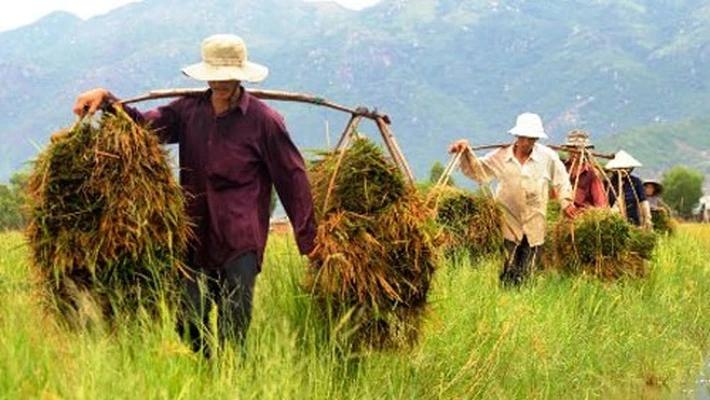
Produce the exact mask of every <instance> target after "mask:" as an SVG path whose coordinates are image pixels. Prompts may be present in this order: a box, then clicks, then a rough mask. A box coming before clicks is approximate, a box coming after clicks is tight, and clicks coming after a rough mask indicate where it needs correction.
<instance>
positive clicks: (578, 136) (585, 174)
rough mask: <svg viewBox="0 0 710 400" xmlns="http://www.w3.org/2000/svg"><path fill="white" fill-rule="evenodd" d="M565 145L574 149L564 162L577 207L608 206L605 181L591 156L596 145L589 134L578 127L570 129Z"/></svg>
mask: <svg viewBox="0 0 710 400" xmlns="http://www.w3.org/2000/svg"><path fill="white" fill-rule="evenodd" d="M565 147H567V148H570V149H571V150H572V151H570V152H569V157H567V159H566V160H565V161H564V164H565V168H567V172H568V173H569V175H570V183H571V185H572V190H573V191H574V205H575V207H577V208H578V209H585V208H590V207H606V206H607V205H608V202H607V197H606V192H605V191H604V183H603V182H602V178H601V177H600V176H599V172H598V171H597V170H596V168H594V164H593V163H592V161H593V160H592V159H591V158H590V157H592V155H591V154H590V152H589V150H590V149H593V148H594V145H593V144H592V142H591V141H590V140H589V134H588V133H587V132H585V131H582V130H578V129H576V130H573V131H570V132H569V133H567V141H566V143H565Z"/></svg>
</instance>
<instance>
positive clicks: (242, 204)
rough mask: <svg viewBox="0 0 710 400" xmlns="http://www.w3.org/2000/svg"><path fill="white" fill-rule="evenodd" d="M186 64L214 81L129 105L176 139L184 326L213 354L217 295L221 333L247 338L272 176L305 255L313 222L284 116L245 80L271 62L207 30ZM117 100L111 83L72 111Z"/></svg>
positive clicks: (258, 76) (261, 75) (262, 73)
mask: <svg viewBox="0 0 710 400" xmlns="http://www.w3.org/2000/svg"><path fill="white" fill-rule="evenodd" d="M182 72H183V73H184V74H185V75H187V76H189V77H191V78H193V79H196V80H198V81H207V84H208V85H209V89H206V90H205V91H204V93H201V94H199V95H197V96H187V97H183V98H180V99H178V100H175V101H173V102H171V103H169V104H167V105H164V106H160V107H158V108H156V109H153V110H150V111H147V112H141V111H138V110H137V109H135V108H131V107H127V106H125V110H126V111H127V113H128V114H129V115H130V116H131V118H133V119H134V120H135V121H137V122H140V123H150V124H151V127H152V128H153V129H155V130H156V131H157V132H158V133H159V135H160V138H161V140H162V141H163V142H165V143H178V145H179V157H180V183H181V185H182V187H183V189H184V190H185V191H186V192H187V193H188V194H189V195H188V196H187V198H188V200H187V205H186V207H187V212H188V214H189V216H190V218H191V220H192V222H193V223H194V225H195V227H194V230H195V239H194V241H193V242H192V243H190V251H189V254H188V257H187V258H188V259H187V260H186V263H187V266H188V267H189V269H190V273H189V275H190V276H189V277H187V278H185V279H184V282H183V283H184V290H185V296H184V301H185V304H184V309H182V310H181V313H182V314H183V315H181V317H180V327H179V330H180V332H181V333H182V334H183V335H189V339H190V340H191V344H192V346H193V348H194V349H195V351H200V350H201V351H203V352H205V354H206V355H209V354H210V349H208V348H207V347H206V346H205V345H204V343H205V337H206V336H205V333H206V332H205V327H207V326H209V324H208V323H207V317H208V313H209V311H210V308H211V304H212V302H214V304H216V305H217V306H218V307H219V308H218V312H219V319H218V326H219V332H217V333H216V334H217V337H219V339H220V342H221V343H223V342H224V340H225V339H234V340H236V341H237V342H238V343H243V342H244V339H245V337H246V332H247V329H248V326H249V322H250V320H251V308H252V294H253V288H254V283H255V280H256V276H257V274H258V273H259V271H260V269H261V263H262V260H263V255H264V248H265V246H266V240H267V233H268V229H269V211H270V201H271V188H272V185H273V186H274V187H275V188H276V191H277V192H278V195H279V198H280V199H281V201H282V203H283V205H284V208H285V210H286V213H287V214H288V216H289V218H290V220H291V223H292V225H293V230H294V233H295V236H296V242H297V244H298V248H299V250H300V252H301V254H309V253H311V251H312V250H313V248H314V238H315V233H316V224H315V220H314V214H313V200H312V197H311V190H310V186H309V183H308V178H307V176H306V169H305V166H304V161H303V158H302V156H301V154H300V153H299V151H298V149H297V148H296V146H295V145H294V143H293V142H292V141H291V138H290V137H289V134H288V131H287V129H286V126H285V124H284V120H283V118H282V117H281V116H280V115H279V114H278V113H277V112H276V111H274V110H273V109H271V108H270V107H269V106H267V105H266V104H265V103H263V102H262V101H260V100H259V99H257V98H255V97H254V96H252V95H251V94H249V93H248V92H247V91H246V90H245V89H244V88H243V87H242V85H241V82H242V81H247V82H260V81H262V80H264V79H265V78H266V76H267V74H268V69H267V68H266V67H264V66H262V65H259V64H255V63H252V62H250V61H248V60H247V48H246V44H245V43H244V41H243V40H242V39H241V38H240V37H238V36H235V35H228V34H219V35H214V36H210V37H208V38H206V39H204V41H203V42H202V62H200V63H197V64H194V65H190V66H188V67H186V68H184V69H183V70H182ZM117 100H118V99H117V98H116V97H115V96H114V95H113V94H111V93H110V92H109V91H108V90H106V89H103V88H98V89H94V90H90V91H88V92H85V93H83V94H81V95H80V96H79V97H78V98H77V100H76V104H75V105H74V112H75V113H76V114H78V115H80V116H83V115H84V114H86V113H89V114H93V113H94V112H95V111H96V110H98V109H107V105H108V104H110V103H112V102H115V101H117Z"/></svg>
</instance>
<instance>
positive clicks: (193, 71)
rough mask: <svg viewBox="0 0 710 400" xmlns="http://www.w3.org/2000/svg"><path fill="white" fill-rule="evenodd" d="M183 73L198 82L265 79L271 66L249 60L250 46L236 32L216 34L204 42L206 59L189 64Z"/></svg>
mask: <svg viewBox="0 0 710 400" xmlns="http://www.w3.org/2000/svg"><path fill="white" fill-rule="evenodd" d="M182 73H183V74H185V75H187V76H189V77H190V78H193V79H197V80H198V81H235V80H236V81H246V82H253V83H256V82H261V81H263V80H264V79H266V76H267V75H269V69H268V68H266V67H265V66H263V65H260V64H257V63H253V62H251V61H249V59H248V57H247V45H246V43H244V40H243V39H242V38H241V37H239V36H236V35H229V34H218V35H212V36H210V37H208V38H206V39H205V40H203V41H202V62H200V63H197V64H192V65H189V66H187V67H185V68H183V69H182Z"/></svg>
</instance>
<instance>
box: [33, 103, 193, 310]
mask: <svg viewBox="0 0 710 400" xmlns="http://www.w3.org/2000/svg"><path fill="white" fill-rule="evenodd" d="M56 137H57V138H58V139H57V140H53V141H52V143H51V144H50V145H49V146H48V147H47V148H46V149H45V150H44V151H42V152H41V153H40V154H39V155H38V157H37V159H36V161H35V163H34V168H33V171H32V174H31V177H30V183H29V191H30V196H29V197H30V204H29V206H30V210H31V211H30V223H29V225H28V228H27V231H26V235H27V238H28V241H29V245H30V248H31V253H32V264H33V266H34V268H35V270H36V272H37V273H38V276H39V278H40V280H41V281H42V283H43V284H45V287H46V289H47V290H46V291H47V293H48V294H50V296H49V298H48V300H50V301H51V302H52V304H53V305H54V306H55V307H57V309H58V311H60V314H61V315H64V316H65V317H67V318H68V319H69V320H71V319H72V318H73V317H77V316H80V314H81V313H82V310H81V308H82V304H83V300H82V299H86V298H90V299H91V301H92V302H93V303H94V305H95V306H96V307H98V309H99V310H100V313H101V315H102V316H103V317H109V318H114V317H118V316H119V315H120V314H122V313H135V312H137V311H138V309H139V308H143V309H145V310H146V311H148V312H156V311H157V310H158V308H159V307H160V306H161V303H162V302H164V301H172V299H173V298H174V294H173V292H174V288H173V286H174V280H175V278H176V277H177V276H178V274H179V269H180V267H181V258H182V256H183V255H184V253H185V250H186V246H187V241H188V238H189V237H190V235H191V230H190V226H189V222H188V220H187V216H186V214H185V211H184V210H185V208H184V197H183V194H182V191H181V189H180V186H179V185H178V183H177V182H176V180H175V178H174V176H173V172H172V169H171V164H170V162H169V155H168V153H167V151H166V150H165V149H164V148H163V147H162V146H161V145H160V144H159V142H158V139H157V137H156V135H155V134H154V133H153V132H151V131H150V130H149V129H147V128H145V127H142V126H139V125H137V124H135V123H134V122H133V121H132V120H131V119H130V118H129V117H128V116H127V115H126V114H125V112H123V111H122V110H121V109H117V110H116V112H115V113H103V115H102V116H101V118H100V119H99V120H98V121H91V120H88V119H85V120H83V121H81V122H78V123H76V124H75V125H74V126H73V127H72V128H71V129H68V130H64V131H62V132H61V133H60V134H58V135H56Z"/></svg>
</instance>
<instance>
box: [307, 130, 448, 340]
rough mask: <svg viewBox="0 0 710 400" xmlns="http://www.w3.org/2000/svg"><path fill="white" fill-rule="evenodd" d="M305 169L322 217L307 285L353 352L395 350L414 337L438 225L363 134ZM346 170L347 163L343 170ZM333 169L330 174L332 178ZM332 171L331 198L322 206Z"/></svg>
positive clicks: (430, 269)
mask: <svg viewBox="0 0 710 400" xmlns="http://www.w3.org/2000/svg"><path fill="white" fill-rule="evenodd" d="M339 156H340V153H335V154H331V155H329V156H326V158H325V159H324V160H322V161H321V162H319V163H317V164H316V165H315V166H314V168H312V169H311V171H310V177H311V181H312V182H313V190H314V198H315V199H316V207H317V208H320V209H323V208H325V209H326V210H327V211H326V212H324V213H321V214H320V215H319V221H318V234H317V237H316V248H315V250H314V254H315V258H314V259H315V261H313V262H312V263H311V265H310V267H309V271H308V274H307V278H306V287H307V289H308V290H309V292H311V293H312V295H313V297H314V298H315V299H316V304H317V305H318V306H319V308H320V310H321V311H322V315H324V316H329V317H330V318H334V319H335V320H336V321H338V323H339V325H340V326H341V328H342V327H345V328H344V329H340V330H339V332H347V335H344V336H341V337H338V338H337V339H338V340H340V341H342V342H344V343H345V344H347V345H348V346H352V348H354V349H362V348H373V349H385V348H397V347H402V346H407V345H410V344H412V343H414V342H416V340H417V338H418V333H419V328H420V323H421V316H422V315H423V313H424V311H425V307H426V304H427V303H426V299H427V293H428V291H429V285H430V282H431V279H432V275H433V273H434V269H435V261H436V258H437V255H436V252H435V248H436V246H435V240H436V237H435V235H436V226H435V223H434V221H433V217H432V214H431V212H430V210H429V209H428V208H427V207H425V205H424V201H423V200H422V199H421V197H420V196H419V194H418V193H417V192H416V191H415V190H414V189H413V188H410V187H407V186H405V185H404V183H403V179H402V177H401V174H400V172H399V170H398V169H397V168H396V167H394V166H393V165H392V164H391V162H390V161H389V160H388V159H386V158H385V157H384V155H383V154H382V152H381V150H380V149H379V148H378V147H377V146H376V145H374V144H373V143H372V142H370V141H369V140H367V139H357V140H356V141H355V142H354V143H353V145H352V146H351V147H350V148H348V149H347V150H345V154H344V155H343V157H344V158H343V160H342V163H341V164H340V165H341V168H340V169H339V170H336V165H337V159H338V157H339ZM343 167H345V168H343ZM334 174H335V175H334ZM332 176H335V178H336V179H335V183H334V185H335V186H334V189H333V190H332V194H331V195H330V197H329V202H332V203H329V204H328V205H326V207H323V206H324V204H323V202H324V201H325V198H326V192H327V191H328V187H327V186H326V185H324V184H322V182H329V181H330V178H331V177H332Z"/></svg>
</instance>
